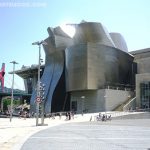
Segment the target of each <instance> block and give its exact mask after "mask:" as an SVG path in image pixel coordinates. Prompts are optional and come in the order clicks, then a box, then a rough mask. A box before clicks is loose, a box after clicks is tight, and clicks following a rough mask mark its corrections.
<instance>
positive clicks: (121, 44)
mask: <svg viewBox="0 0 150 150" xmlns="http://www.w3.org/2000/svg"><path fill="white" fill-rule="evenodd" d="M109 34H110V36H111V38H112V40H113V42H114V44H115V47H116V48H118V49H120V50H123V51H125V52H128V48H127V44H126V41H125V39H124V37H123V36H122V35H121V34H120V33H114V32H112V33H109Z"/></svg>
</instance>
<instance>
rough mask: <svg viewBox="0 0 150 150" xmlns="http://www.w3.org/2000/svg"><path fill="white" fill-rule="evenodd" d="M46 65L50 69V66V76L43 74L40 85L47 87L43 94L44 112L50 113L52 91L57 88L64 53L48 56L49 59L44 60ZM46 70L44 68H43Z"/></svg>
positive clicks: (59, 52) (62, 66)
mask: <svg viewBox="0 0 150 150" xmlns="http://www.w3.org/2000/svg"><path fill="white" fill-rule="evenodd" d="M46 61H47V65H46V67H48V68H50V66H51V69H49V70H51V75H50V74H47V73H46V72H45V74H44V75H45V77H44V76H42V79H41V81H42V83H45V84H46V85H47V87H48V88H47V90H46V92H45V94H46V95H45V97H46V101H45V112H46V113H49V112H51V103H52V97H53V93H54V90H55V88H56V86H57V83H58V81H59V79H60V77H61V75H62V72H63V68H64V51H56V52H55V53H54V54H52V55H50V56H49V58H48V59H47V60H46ZM45 69H46V68H45Z"/></svg>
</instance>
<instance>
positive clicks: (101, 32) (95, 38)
mask: <svg viewBox="0 0 150 150" xmlns="http://www.w3.org/2000/svg"><path fill="white" fill-rule="evenodd" d="M73 40H74V44H75V45H76V44H81V43H87V42H92V43H99V44H103V45H107V46H112V47H115V45H114V43H113V41H112V39H111V37H110V35H109V33H108V31H107V30H106V28H105V27H104V26H103V25H102V24H101V23H95V22H84V23H81V24H79V25H78V26H77V27H76V33H75V35H74V37H73Z"/></svg>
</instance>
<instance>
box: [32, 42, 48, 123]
mask: <svg viewBox="0 0 150 150" xmlns="http://www.w3.org/2000/svg"><path fill="white" fill-rule="evenodd" d="M41 44H42V45H47V43H46V42H45V41H40V42H39V41H37V42H34V43H32V45H38V47H39V59H38V81H37V97H36V126H38V120H39V103H40V102H41V94H40V66H41V60H42V59H41Z"/></svg>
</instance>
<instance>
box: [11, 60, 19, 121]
mask: <svg viewBox="0 0 150 150" xmlns="http://www.w3.org/2000/svg"><path fill="white" fill-rule="evenodd" d="M10 63H12V64H13V79H12V88H11V104H10V122H11V121H12V114H13V100H14V72H15V64H18V63H17V62H16V61H12V62H10Z"/></svg>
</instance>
